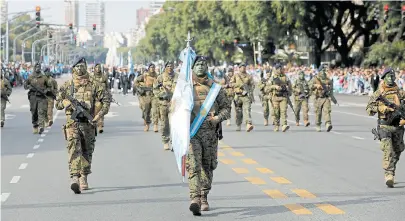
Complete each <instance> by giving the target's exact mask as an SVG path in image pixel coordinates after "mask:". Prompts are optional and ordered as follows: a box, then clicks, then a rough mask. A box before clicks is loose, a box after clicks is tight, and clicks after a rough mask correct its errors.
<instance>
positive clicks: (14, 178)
mask: <svg viewBox="0 0 405 221" xmlns="http://www.w3.org/2000/svg"><path fill="white" fill-rule="evenodd" d="M20 178H21V177H20V176H13V178H12V179H11V181H10V183H18V181H19V180H20Z"/></svg>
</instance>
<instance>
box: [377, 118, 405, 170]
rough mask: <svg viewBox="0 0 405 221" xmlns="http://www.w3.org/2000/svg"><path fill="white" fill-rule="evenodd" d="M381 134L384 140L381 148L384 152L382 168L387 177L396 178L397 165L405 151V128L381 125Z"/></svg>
mask: <svg viewBox="0 0 405 221" xmlns="http://www.w3.org/2000/svg"><path fill="white" fill-rule="evenodd" d="M379 134H380V137H381V138H382V139H381V142H380V148H381V150H382V151H383V161H382V167H383V169H384V171H385V175H393V176H395V169H396V167H397V163H398V161H399V158H400V156H401V153H402V152H403V151H404V149H405V145H404V128H403V127H393V126H384V125H381V126H380V131H379Z"/></svg>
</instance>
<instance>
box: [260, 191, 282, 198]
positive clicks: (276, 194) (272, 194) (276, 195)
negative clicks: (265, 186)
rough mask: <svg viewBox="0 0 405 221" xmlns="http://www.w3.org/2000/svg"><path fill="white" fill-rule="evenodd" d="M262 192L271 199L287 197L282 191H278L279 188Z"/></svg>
mask: <svg viewBox="0 0 405 221" xmlns="http://www.w3.org/2000/svg"><path fill="white" fill-rule="evenodd" d="M263 192H264V193H265V194H267V195H268V196H270V197H271V198H273V199H281V198H288V197H287V196H286V195H285V194H284V193H282V192H280V191H279V190H263Z"/></svg>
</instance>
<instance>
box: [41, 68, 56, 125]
mask: <svg viewBox="0 0 405 221" xmlns="http://www.w3.org/2000/svg"><path fill="white" fill-rule="evenodd" d="M44 72H45V75H46V76H47V77H48V84H49V85H51V90H50V93H51V96H48V97H47V100H48V111H47V122H48V127H50V126H52V124H53V107H54V106H55V99H54V98H55V97H56V94H57V93H58V82H56V80H55V79H54V78H53V76H52V73H51V71H50V70H49V68H46V69H45V71H44Z"/></svg>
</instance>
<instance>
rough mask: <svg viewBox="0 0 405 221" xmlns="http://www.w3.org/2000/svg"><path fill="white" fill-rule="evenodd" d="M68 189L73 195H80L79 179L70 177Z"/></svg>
mask: <svg viewBox="0 0 405 221" xmlns="http://www.w3.org/2000/svg"><path fill="white" fill-rule="evenodd" d="M70 189H71V190H72V191H73V192H74V193H75V194H80V193H81V191H80V185H79V177H77V176H74V177H72V180H71V182H70Z"/></svg>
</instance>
